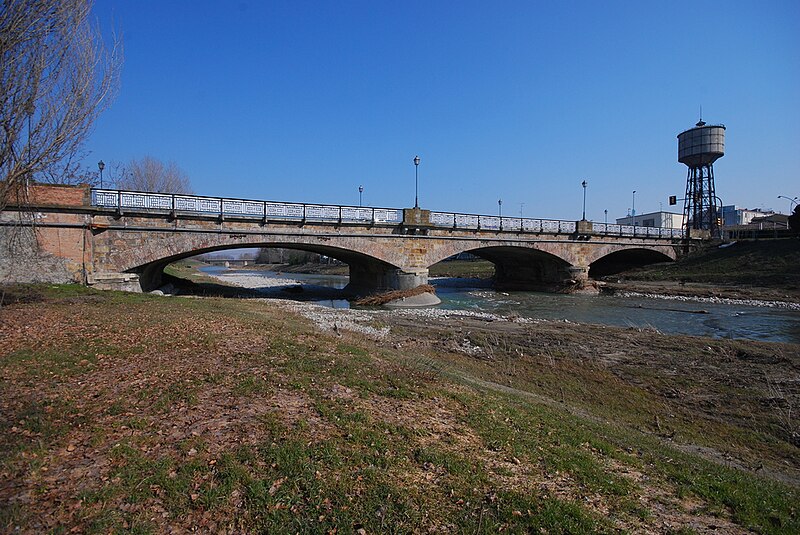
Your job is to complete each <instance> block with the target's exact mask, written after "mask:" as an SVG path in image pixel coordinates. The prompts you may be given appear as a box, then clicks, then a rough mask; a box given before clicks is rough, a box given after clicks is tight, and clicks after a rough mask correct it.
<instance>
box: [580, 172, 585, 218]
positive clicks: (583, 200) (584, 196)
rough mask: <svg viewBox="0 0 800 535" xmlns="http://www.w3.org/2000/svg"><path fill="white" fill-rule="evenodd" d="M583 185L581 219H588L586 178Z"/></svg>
mask: <svg viewBox="0 0 800 535" xmlns="http://www.w3.org/2000/svg"><path fill="white" fill-rule="evenodd" d="M581 186H583V216H582V217H581V221H586V181H585V180H584V181H583V182H581Z"/></svg>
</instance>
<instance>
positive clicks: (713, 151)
mask: <svg viewBox="0 0 800 535" xmlns="http://www.w3.org/2000/svg"><path fill="white" fill-rule="evenodd" d="M724 154H725V126H723V125H721V124H720V125H712V126H708V125H706V123H705V122H703V119H700V121H698V123H697V124H696V125H695V127H694V128H690V129H689V130H686V131H685V132H681V133H680V134H678V161H679V162H681V163H682V164H685V165H686V166H687V167H688V168H689V171H688V173H687V175H686V197H685V202H684V205H683V216H684V221H685V225H686V234H687V236H688V235H689V234H690V232H691V230H692V229H698V230H706V231H708V232H709V233H710V235H711V237H714V238H716V237H719V235H720V229H719V219H718V218H719V217H720V215H721V214H720V212H719V210H717V200H718V197H717V196H716V193H715V192H714V162H715V161H717V159H718V158H721V157H722V156H723V155H724Z"/></svg>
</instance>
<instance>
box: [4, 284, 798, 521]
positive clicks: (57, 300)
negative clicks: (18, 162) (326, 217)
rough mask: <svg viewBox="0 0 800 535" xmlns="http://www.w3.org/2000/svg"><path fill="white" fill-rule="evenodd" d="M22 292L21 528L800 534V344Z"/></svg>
mask: <svg viewBox="0 0 800 535" xmlns="http://www.w3.org/2000/svg"><path fill="white" fill-rule="evenodd" d="M5 296H6V297H5V303H6V304H5V305H4V306H3V307H2V308H0V340H2V344H0V367H2V372H3V373H2V374H0V408H2V410H0V474H2V477H0V511H2V514H0V526H2V528H3V529H4V530H7V531H14V530H15V529H16V527H17V526H18V527H19V530H20V531H22V532H46V531H50V530H56V529H63V530H66V531H70V530H73V531H83V532H98V531H102V532H106V531H115V530H123V529H126V530H131V531H136V532H168V531H170V530H196V531H200V532H222V531H227V532H233V531H244V532H254V531H260V532H280V531H286V530H287V529H289V530H291V531H292V532H294V531H301V532H303V531H306V532H312V531H313V532H329V531H331V530H334V529H335V530H337V531H339V532H358V530H360V529H363V530H364V531H366V532H367V533H377V532H381V531H387V530H394V531H403V532H406V531H422V532H426V531H449V532H464V531H469V532H474V531H478V532H497V531H498V530H503V531H510V532H531V531H534V532H535V531H542V530H544V531H547V532H572V533H575V532H584V533H588V532H595V533H603V532H607V533H610V532H615V531H617V530H627V531H631V532H637V533H670V532H673V533H676V532H681V531H683V532H687V531H694V532H705V531H715V530H716V531H718V532H725V533H747V532H750V531H751V530H755V531H759V532H762V533H794V532H797V531H798V530H799V529H800V519H798V511H797V510H796V505H795V504H796V503H798V501H800V455H798V435H797V431H798V428H797V425H798V421H797V418H796V416H795V415H794V413H793V412H792V408H794V407H797V406H799V405H800V381H798V380H797V378H798V377H800V357H798V355H800V347H799V346H797V345H792V344H774V343H773V344H769V343H756V342H746V341H731V340H711V339H706V338H697V337H685V336H668V335H663V334H660V333H657V332H654V331H650V330H647V329H624V328H611V327H603V326H591V325H578V324H572V323H565V322H555V321H542V320H531V319H523V318H516V317H510V316H505V317H504V316H498V315H491V314H485V313H480V312H465V311H445V310H438V309H425V310H414V311H411V310H396V311H364V310H333V309H330V308H325V307H320V306H317V305H312V304H308V303H298V302H291V301H277V300H262V299H246V300H233V299H193V298H181V297H166V296H160V297H159V296H151V295H141V294H138V295H137V294H123V293H115V292H95V291H91V290H88V289H86V288H82V287H70V286H66V287H65V286H38V287H14V288H6V289H5ZM9 303H11V304H9Z"/></svg>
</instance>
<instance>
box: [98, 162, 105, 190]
mask: <svg viewBox="0 0 800 535" xmlns="http://www.w3.org/2000/svg"><path fill="white" fill-rule="evenodd" d="M97 168H98V169H100V189H103V169H105V168H106V164H105V163H104V162H103V160H100V161H99V162H97Z"/></svg>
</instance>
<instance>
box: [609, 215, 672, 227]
mask: <svg viewBox="0 0 800 535" xmlns="http://www.w3.org/2000/svg"><path fill="white" fill-rule="evenodd" d="M634 220H635V223H634ZM634 224H635V225H636V226H637V227H660V228H683V226H684V225H683V214H676V213H673V212H651V213H649V214H636V217H631V216H628V217H620V218H617V225H634Z"/></svg>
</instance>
